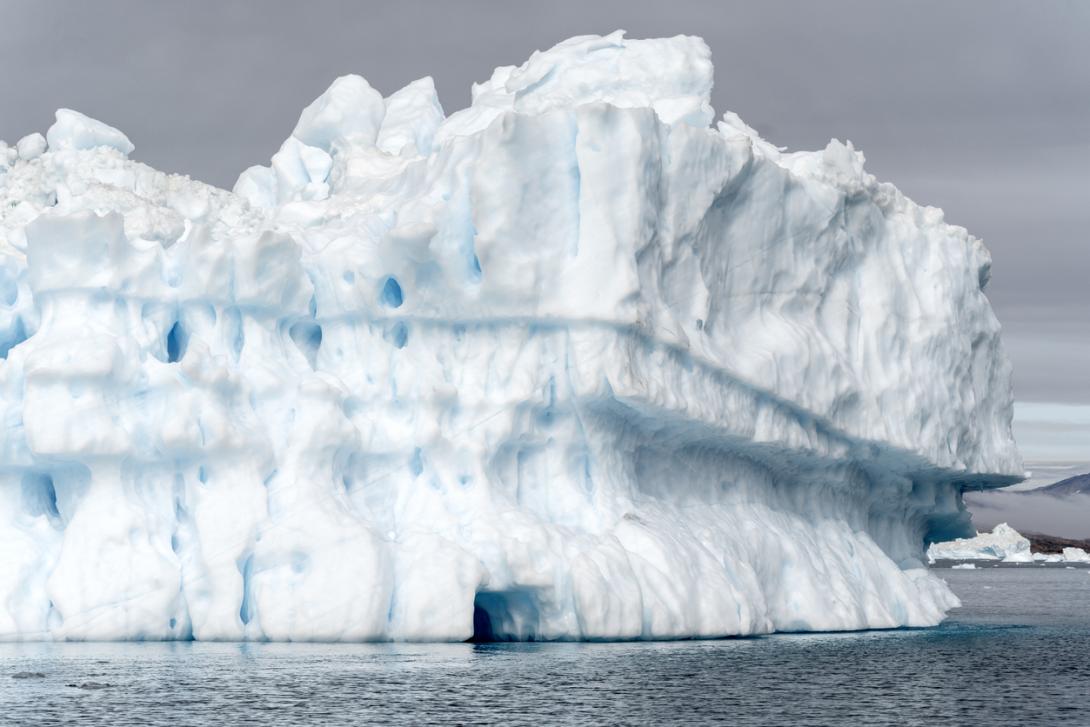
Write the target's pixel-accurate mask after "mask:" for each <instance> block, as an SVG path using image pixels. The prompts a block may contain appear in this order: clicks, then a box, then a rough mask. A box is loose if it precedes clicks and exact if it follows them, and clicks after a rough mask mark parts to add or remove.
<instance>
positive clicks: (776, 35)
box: [0, 0, 1090, 462]
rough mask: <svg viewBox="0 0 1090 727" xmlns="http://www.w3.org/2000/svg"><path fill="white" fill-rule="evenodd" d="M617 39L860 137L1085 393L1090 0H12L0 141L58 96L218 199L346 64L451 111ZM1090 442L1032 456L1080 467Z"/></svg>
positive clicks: (1062, 386)
mask: <svg viewBox="0 0 1090 727" xmlns="http://www.w3.org/2000/svg"><path fill="white" fill-rule="evenodd" d="M616 28H623V29H626V30H627V31H628V32H629V36H630V37H648V36H663V35H674V34H677V33H690V34H697V35H701V36H703V37H704V38H705V40H707V42H708V44H709V45H710V46H711V49H712V54H713V59H714V61H715V66H716V85H715V91H714V94H713V104H714V105H715V108H716V110H717V111H718V112H719V113H722V112H723V111H726V110H732V111H736V112H738V113H739V114H740V115H741V116H742V118H743V119H745V120H746V121H747V122H748V123H749V124H750V125H752V126H754V127H756V128H757V129H758V130H759V131H760V132H761V133H762V134H763V135H764V136H765V137H767V138H768V139H770V140H771V141H773V142H775V143H777V144H779V145H781V146H788V147H790V148H792V149H816V148H821V147H823V146H824V145H825V144H826V142H827V141H828V139H829V138H831V137H837V138H840V139H850V140H851V141H853V142H854V143H855V144H856V146H857V147H859V148H861V149H862V150H863V151H864V153H865V154H866V156H867V166H868V169H869V170H870V171H871V172H873V173H875V174H877V175H878V176H879V178H881V179H884V180H888V181H892V182H894V183H895V184H897V185H898V186H899V187H900V188H901V189H902V190H904V191H905V192H906V193H907V194H908V195H909V196H911V197H912V198H914V199H915V200H917V201H918V202H921V203H926V204H932V205H936V206H939V207H942V208H943V209H945V210H946V214H947V219H948V220H949V221H951V222H954V223H956V224H960V225H964V226H966V227H968V228H969V230H970V231H971V232H972V233H974V234H976V235H977V236H980V237H982V238H983V239H984V241H985V242H986V243H987V245H988V247H989V248H990V249H991V250H992V254H993V257H994V266H993V275H992V282H991V284H990V286H989V290H988V295H989V297H990V298H991V300H992V303H993V305H994V307H995V309H996V312H997V314H998V315H999V318H1000V320H1001V321H1002V323H1003V324H1004V330H1005V340H1006V343H1007V348H1008V351H1009V353H1010V355H1011V357H1012V359H1013V361H1014V365H1015V387H1016V389H1015V393H1016V396H1017V398H1018V399H1019V400H1020V401H1023V402H1051V403H1066V404H1078V405H1088V406H1090V373H1088V371H1090V296H1088V285H1090V240H1088V236H1087V230H1088V229H1090V2H1079V1H1070V2H1063V1H1056V0H1052V1H1043V0H1037V1H1036V2H997V1H995V0H986V1H980V2H948V1H947V0H942V1H935V2H911V3H909V2H905V3H903V4H894V3H890V2H872V1H869V0H868V1H865V2H864V1H860V2H821V3H806V2H789V3H788V2H783V3H781V2H768V1H762V2H750V3H744V4H743V3H729V2H696V1H693V2H686V1H683V0H669V1H668V2H667V1H664V0H658V1H656V2H634V1H633V0H617V1H616V2H613V1H610V2H593V1H592V0H577V1H576V2H558V1H557V0H550V1H549V2H526V3H520V2H498V1H497V2H486V1H484V0H474V1H472V2H455V1H450V0H448V1H446V2H443V1H437V2H420V1H419V0H413V1H409V0H398V1H397V2H390V3H384V4H381V5H380V4H378V3H367V2H358V1H357V2H347V1H345V2H340V1H328V2H321V1H317V0H309V1H308V2H279V1H277V2H272V1H266V2H232V1H222V0H221V1H218V2H184V3H181V2H179V3H165V2H164V3H153V2H142V1H140V2H137V1H135V0H133V1H130V2H119V1H117V0H109V1H101V0H100V1H99V2H94V3H84V2H50V3H45V2H40V0H0V30H2V34H0V35H2V37H0V139H6V140H7V141H8V142H9V143H12V142H14V141H16V140H17V139H18V138H19V137H21V136H23V135H24V134H27V133H29V132H32V131H42V132H44V131H45V129H46V128H47V127H48V126H49V124H50V123H51V121H52V115H53V111H54V110H55V109H56V108H57V107H59V106H66V107H70V108H74V109H77V110H79V111H82V112H84V113H86V114H88V115H90V116H93V117H96V118H99V119H102V120H103V121H106V122H108V123H110V124H112V125H114V126H117V127H118V128H120V129H122V130H123V131H124V132H126V134H128V136H129V138H130V139H132V141H133V142H134V143H135V144H136V153H135V157H136V158H137V159H139V160H141V161H144V162H147V163H148V164H151V165H152V166H155V167H157V168H160V169H163V170H166V171H174V172H182V173H185V174H189V175H191V176H193V177H196V178H199V179H202V180H204V181H207V182H211V183H214V184H218V185H221V186H225V187H228V188H229V187H230V186H232V184H233V183H234V180H235V177H236V176H237V175H238V173H239V172H240V171H242V170H243V169H245V168H246V167H247V166H249V165H251V164H257V163H267V162H268V159H269V157H270V156H271V155H272V153H273V152H275V151H276V149H277V148H278V147H279V145H280V142H281V141H282V140H283V139H284V138H285V137H286V136H287V135H288V134H289V133H290V131H291V129H292V127H293V126H294V125H295V121H296V119H297V118H298V115H299V112H300V110H301V109H302V108H303V107H304V106H305V105H306V104H307V103H309V102H310V101H311V100H313V98H314V97H316V96H317V95H318V94H320V93H321V92H322V91H323V90H324V89H325V88H326V86H328V85H329V83H330V82H331V81H332V80H333V79H334V78H335V77H337V76H338V75H343V74H345V73H350V72H351V73H359V74H361V75H363V76H365V77H366V78H367V79H368V80H369V81H370V82H371V84H372V85H373V86H375V87H376V88H378V89H379V90H380V91H382V92H383V93H390V92H392V91H394V90H396V89H397V88H399V87H400V86H402V85H404V84H406V83H408V82H409V81H412V80H413V79H416V78H419V77H421V76H425V75H431V76H432V77H433V78H434V79H435V81H436V85H437V87H438V89H439V94H440V97H441V100H442V102H443V106H444V108H445V110H446V111H447V113H448V114H449V113H451V112H453V111H456V110H457V109H459V108H462V107H463V106H465V105H466V104H467V103H468V102H469V86H470V83H472V82H473V81H480V80H484V79H486V78H487V77H488V76H489V75H490V74H491V70H492V68H493V67H494V66H497V65H510V64H520V63H522V61H524V60H525V59H526V58H527V57H528V56H529V55H530V53H531V52H533V51H534V50H535V49H539V48H547V47H549V46H551V45H553V44H554V43H556V42H558V41H560V40H562V39H564V38H566V37H569V36H571V35H578V34H586V33H607V32H609V31H611V30H614V29H616ZM1036 411H1048V410H1047V409H1037V410H1036ZM1088 411H1090V410H1088ZM1027 426H1028V425H1027ZM1048 426H1051V425H1048ZM1027 431H1028V430H1027ZM1082 431H1083V435H1085V436H1084V437H1081V436H1080V435H1078V434H1077V433H1074V434H1072V432H1071V431H1070V430H1068V435H1070V436H1069V439H1071V441H1072V442H1073V444H1071V446H1069V447H1068V448H1067V449H1066V450H1064V452H1063V453H1057V452H1055V451H1052V453H1051V454H1049V455H1048V456H1047V457H1045V455H1040V456H1038V455H1037V454H1036V450H1035V449H1031V450H1030V451H1027V452H1026V454H1027V459H1028V460H1030V461H1034V460H1038V459H1042V458H1046V459H1049V460H1063V459H1065V458H1066V459H1075V460H1079V461H1082V462H1087V461H1090V430H1087V429H1085V428H1084V429H1083V430H1082ZM1032 438H1033V437H1031V439H1032ZM1050 451H1051V450H1050Z"/></svg>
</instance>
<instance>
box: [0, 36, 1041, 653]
mask: <svg viewBox="0 0 1090 727" xmlns="http://www.w3.org/2000/svg"><path fill="white" fill-rule="evenodd" d="M711 85H712V65H711V61H710V53H709V50H708V48H707V47H706V46H705V44H704V43H703V41H701V40H700V39H698V38H692V37H676V38H670V39H660V40H626V39H625V38H624V37H623V34H622V33H620V32H618V33H614V34H612V35H609V36H605V37H596V36H585V37H579V38H573V39H571V40H568V41H565V42H563V43H561V44H559V45H557V46H556V47H554V48H552V49H550V50H548V51H545V52H538V53H535V54H534V55H533V56H532V57H531V58H530V60H529V61H527V62H526V63H525V64H523V65H522V66H520V67H518V68H515V67H503V68H499V69H497V70H496V71H495V73H494V74H493V75H492V78H491V79H489V80H488V81H487V82H485V83H483V84H480V85H476V86H474V89H473V103H472V105H471V106H470V107H469V108H467V109H465V110H463V111H460V112H458V113H456V114H454V115H452V116H449V117H446V116H445V115H444V113H443V111H442V108H441V107H440V105H439V102H438V99H437V97H436V94H435V89H434V87H433V84H432V82H431V79H429V78H424V79H421V80H419V81H416V82H414V83H412V84H410V85H408V86H406V87H405V88H403V89H401V90H400V91H397V92H396V93H394V94H392V95H390V96H389V97H386V98H383V97H382V96H381V95H380V94H379V93H378V92H377V91H375V90H374V89H372V88H371V87H370V86H369V85H368V83H367V82H366V81H365V80H364V79H362V78H360V77H358V76H345V77H342V78H339V79H337V80H336V81H335V82H334V83H333V85H332V86H331V87H330V88H329V90H328V91H326V92H325V93H324V94H323V95H322V96H321V97H319V98H318V99H317V100H316V101H315V102H314V103H313V104H311V105H310V106H308V107H307V108H306V109H305V110H304V111H303V113H302V116H301V117H300V119H299V123H298V124H297V125H296V127H295V129H294V131H293V132H292V134H291V136H289V137H288V139H287V141H285V142H284V144H283V146H282V147H281V148H280V150H279V151H278V152H277V153H276V154H274V155H273V157H272V162H271V165H270V166H268V167H253V168H250V169H248V170H246V171H245V172H243V174H242V175H241V176H240V177H239V180H238V183H237V184H236V186H235V189H234V191H233V192H227V191H224V190H220V189H216V188H214V187H211V186H208V185H205V184H201V183H199V182H195V181H191V180H190V179H188V178H186V177H181V176H176V175H168V174H163V173H161V172H157V171H155V170H153V169H150V168H149V167H147V166H144V165H142V164H139V163H137V162H133V161H130V160H129V159H128V155H129V154H130V153H131V152H132V150H133V146H132V144H131V143H130V142H129V140H128V139H127V138H126V137H125V136H124V134H122V133H121V132H119V131H117V130H116V129H113V128H110V127H108V126H106V125H105V124H103V123H101V122H98V121H95V120H92V119H89V118H87V117H85V116H83V115H81V114H78V113H76V112H74V111H69V110H63V109H62V110H61V111H58V112H57V123H56V124H54V125H53V126H52V127H51V128H50V129H49V130H48V133H47V134H46V136H45V138H44V139H43V138H42V137H41V135H32V136H30V137H26V138H25V139H23V140H21V141H20V142H19V143H18V144H17V145H16V146H14V147H8V146H7V145H0V253H2V255H0V353H2V356H3V360H2V361H0V416H2V418H3V433H2V435H0V637H2V638H5V639H190V638H192V639H273V640H369V639H375V640H381V639H407V640H462V639H467V638H470V637H474V636H476V637H477V638H499V639H662V638H680V637H715V636H728V635H735V634H754V633H764V632H769V631H774V630H779V631H800V630H839V629H862V628H885V627H896V626H905V625H911V626H922V625H928V624H935V623H937V622H938V621H940V620H941V619H942V617H943V615H944V612H945V610H946V609H948V608H949V607H951V606H952V605H954V604H955V603H956V599H955V598H954V596H953V595H952V594H951V593H950V591H949V590H948V589H947V587H946V585H945V584H944V583H943V582H942V581H941V580H940V579H938V578H936V577H934V576H932V575H930V574H929V573H928V572H927V570H926V568H925V567H924V565H923V553H924V551H923V548H924V546H925V543H926V542H929V541H931V540H943V539H947V538H949V537H953V536H956V535H962V534H969V533H971V532H972V530H971V528H969V527H968V524H969V519H968V516H967V514H966V511H965V509H964V506H963V505H962V502H961V491H962V490H963V489H964V488H966V487H970V486H971V487H993V486H1000V485H1004V484H1007V483H1010V482H1014V481H1016V480H1018V479H1020V477H1021V474H1022V468H1021V461H1020V459H1019V455H1018V452H1017V450H1016V447H1015V444H1014V441H1013V439H1012V436H1011V410H1012V408H1011V386H1010V366H1009V364H1008V363H1007V360H1006V358H1005V356H1004V354H1003V351H1002V347H1001V344H1000V338H999V324H998V322H997V321H996V319H995V317H994V315H993V314H992V311H991V308H990V307H989V304H988V301H987V299H986V298H985V295H984V293H983V288H984V285H985V284H986V282H987V279H988V270H989V264H990V263H989V257H988V253H987V251H986V250H985V248H984V247H983V245H982V244H981V243H980V241H979V240H977V239H975V238H973V237H971V236H969V235H968V234H967V233H966V231H965V230H964V229H962V228H960V227H955V226H951V225H947V224H945V222H944V221H943V215H942V212H941V211H940V210H938V209H935V208H930V207H920V206H917V205H916V204H914V203H913V202H911V201H910V200H908V199H906V198H905V197H904V196H903V195H902V194H901V193H900V192H898V190H897V189H896V188H894V187H893V186H891V185H889V184H882V183H878V182H877V181H876V180H875V179H874V178H873V177H872V176H870V175H869V174H867V173H866V172H864V170H863V157H862V155H861V154H860V153H858V152H857V151H855V150H854V149H853V148H852V146H851V145H850V144H842V143H840V142H837V141H833V142H831V143H830V144H829V146H828V147H826V148H825V149H824V150H822V151H819V152H800V153H785V152H783V151H782V150H780V149H777V148H776V147H774V146H772V145H770V144H769V143H767V142H765V141H763V140H762V139H761V138H759V137H758V135H757V134H756V132H754V131H753V129H751V128H749V127H748V126H746V125H745V124H744V123H743V122H742V121H741V120H740V119H739V118H738V116H736V115H734V114H732V113H727V114H726V115H725V116H724V117H723V118H722V119H721V120H720V121H719V122H718V123H717V124H716V125H715V126H714V127H712V126H711V124H712V121H713V112H712V109H711V107H710V104H709V94H710V89H711Z"/></svg>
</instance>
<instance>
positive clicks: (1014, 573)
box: [0, 565, 1090, 727]
mask: <svg viewBox="0 0 1090 727" xmlns="http://www.w3.org/2000/svg"><path fill="white" fill-rule="evenodd" d="M941 575H942V576H943V577H944V578H946V579H947V580H948V582H949V583H950V584H951V586H952V587H953V588H954V591H955V592H957V593H958V595H959V596H960V597H961V598H962V600H963V601H964V604H965V605H964V607H963V608H961V609H958V610H957V611H955V612H954V613H953V614H951V617H950V619H948V621H947V622H946V623H944V624H943V625H941V626H939V627H937V628H934V629H919V630H900V631H872V632H865V633H852V634H815V635H779V636H770V637H762V638H751V639H732V640H727V641H689V642H674V643H657V644H655V643H653V644H516V645H511V644H496V645H491V644H488V645H471V644H452V645H419V646H406V645H298V644H295V645H292V644H248V645H243V644H193V643H178V644H156V643H143V644H0V724H2V725H5V726H6V725H24V724H25V725H66V724H71V725H96V724H102V725H173V726H179V727H180V726H183V725H217V726H222V725H236V724H240V725H347V724H389V723H394V724H434V723H465V724H527V725H551V724H649V725H657V724H711V723H720V724H735V725H979V726H980V727H991V726H992V725H1090V570H1087V569H1085V568H1080V569H1077V570H1068V569H1065V568H1063V567H1040V566H1033V565H1027V566H1022V567H1019V568H982V569H978V570H975V571H965V570H942V571H941Z"/></svg>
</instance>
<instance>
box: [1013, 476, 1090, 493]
mask: <svg viewBox="0 0 1090 727" xmlns="http://www.w3.org/2000/svg"><path fill="white" fill-rule="evenodd" d="M1028 492H1034V493H1043V494H1046V495H1056V496H1058V497H1065V496H1067V495H1090V473H1087V474H1085V475H1075V476H1074V477H1068V478H1067V479H1066V480H1060V481H1059V482H1056V483H1054V484H1051V485H1048V486H1046V487H1041V488H1039V489H1036V490H1028Z"/></svg>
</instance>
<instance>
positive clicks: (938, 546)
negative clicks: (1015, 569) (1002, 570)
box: [927, 523, 1039, 563]
mask: <svg viewBox="0 0 1090 727" xmlns="http://www.w3.org/2000/svg"><path fill="white" fill-rule="evenodd" d="M1037 555H1039V554H1031V553H1030V542H1029V539H1028V538H1026V537H1025V536H1023V535H1022V534H1021V533H1019V532H1018V531H1017V530H1015V529H1014V528H1012V527H1011V526H1010V525H1007V524H1006V523H1000V524H999V525H996V526H995V528H994V529H992V532H990V533H977V534H976V535H974V536H973V537H971V538H958V539H956V540H952V541H948V542H944V543H932V544H931V546H930V547H929V548H928V549H927V559H928V560H929V561H930V562H932V563H934V562H935V561H937V560H999V561H1003V562H1004V563H1032V562H1033V561H1034V560H1037V559H1038V558H1037V557H1036V556H1037Z"/></svg>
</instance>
